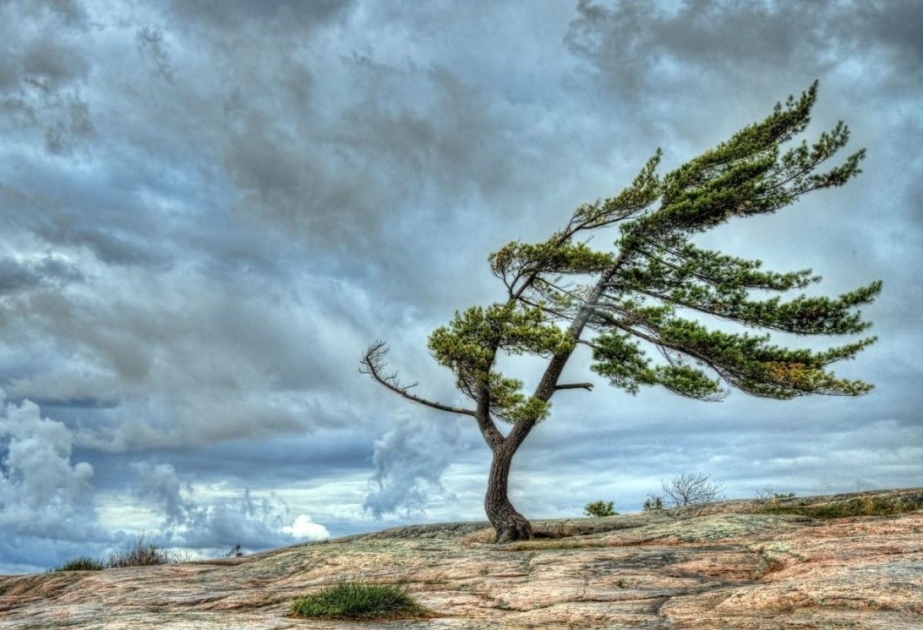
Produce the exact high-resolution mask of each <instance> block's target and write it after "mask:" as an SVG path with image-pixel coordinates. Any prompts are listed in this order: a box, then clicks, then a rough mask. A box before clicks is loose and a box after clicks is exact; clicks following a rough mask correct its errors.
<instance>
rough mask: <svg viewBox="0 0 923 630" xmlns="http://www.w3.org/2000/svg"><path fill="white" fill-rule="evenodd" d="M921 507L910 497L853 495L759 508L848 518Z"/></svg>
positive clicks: (896, 512)
mask: <svg viewBox="0 0 923 630" xmlns="http://www.w3.org/2000/svg"><path fill="white" fill-rule="evenodd" d="M921 508H923V502H921V501H919V500H914V498H912V497H855V498H853V499H849V500H848V501H835V502H831V503H821V504H818V505H781V504H778V503H775V502H774V504H772V505H769V506H768V507H766V508H763V509H762V510H760V511H761V512H763V513H765V514H796V515H799V516H808V517H811V518H849V517H851V516H893V515H895V514H906V513H908V512H915V511H916V510H919V509H921Z"/></svg>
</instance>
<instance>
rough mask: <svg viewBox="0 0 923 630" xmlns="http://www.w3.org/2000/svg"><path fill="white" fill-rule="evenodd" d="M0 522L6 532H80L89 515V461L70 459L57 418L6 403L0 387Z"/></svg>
mask: <svg viewBox="0 0 923 630" xmlns="http://www.w3.org/2000/svg"><path fill="white" fill-rule="evenodd" d="M4 443H5V446H6V451H7V452H6V456H5V457H4V458H3V459H2V460H0V524H2V525H3V527H4V529H5V530H6V531H7V532H8V534H11V535H29V536H37V535H50V536H59V537H62V538H68V537H70V536H75V535H77V536H80V535H86V533H87V525H89V524H90V523H92V520H93V519H94V513H93V488H92V486H91V484H90V480H91V479H92V478H93V466H91V465H90V464H88V463H87V462H79V463H76V464H72V463H71V460H70V457H71V436H70V432H69V431H68V429H67V427H66V426H65V425H64V423H62V422H57V421H54V420H50V419H48V418H42V416H41V410H40V409H39V407H38V405H36V404H34V403H32V402H30V401H23V402H22V403H21V404H19V405H15V404H12V403H6V394H5V393H4V392H3V390H2V389H0V444H4Z"/></svg>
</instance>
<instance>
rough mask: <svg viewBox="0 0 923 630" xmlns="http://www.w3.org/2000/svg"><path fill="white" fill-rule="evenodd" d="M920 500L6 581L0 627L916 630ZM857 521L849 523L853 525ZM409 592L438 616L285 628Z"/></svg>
mask: <svg viewBox="0 0 923 630" xmlns="http://www.w3.org/2000/svg"><path fill="white" fill-rule="evenodd" d="M921 507H923V489H915V490H894V491H886V492H874V493H863V494H855V495H838V496H832V497H812V498H807V499H796V498H790V499H784V498H779V499H772V500H768V501H756V500H754V501H728V502H723V503H717V504H713V505H709V506H705V507H700V508H683V509H678V510H669V511H658V512H648V513H643V514H635V515H628V516H615V517H607V518H601V519H573V520H555V521H537V522H535V523H534V525H535V529H536V532H537V533H538V535H539V537H538V538H536V539H535V540H532V541H528V542H520V543H513V544H508V545H500V546H498V545H493V544H490V542H489V541H490V534H491V531H490V530H489V529H488V528H486V526H485V524H483V523H480V524H478V523H473V524H472V523H463V524H448V525H424V526H417V527H403V528H397V529H391V530H386V531H382V532H377V533H374V534H367V535H361V536H351V537H348V538H342V539H338V540H333V541H327V542H322V543H310V544H303V545H297V546H293V547H288V548H284V549H279V550H275V551H271V552H265V553H261V554H255V555H252V556H246V557H242V558H234V559H225V560H214V561H203V562H193V563H188V564H173V565H162V566H151V567H131V568H122V569H107V570H104V571H91V572H57V573H44V574H38V575H29V576H7V577H0V630H5V629H10V630H12V629H14V628H15V629H17V630H25V629H29V628H35V629H38V628H41V629H43V630H47V629H52V630H53V629H56V628H99V629H106V630H115V629H125V630H128V629H131V630H139V629H140V630H144V629H157V630H173V629H179V628H200V629H203V630H217V629H219V628H222V629H223V628H235V629H253V630H257V629H260V630H277V629H283V628H308V627H310V628H356V627H360V626H361V627H363V628H421V629H422V628H440V629H442V628H444V629H447V630H448V629H463V628H464V629H467V628H658V629H659V628H682V629H685V628H689V629H692V628H729V629H732V628H733V629H748V630H760V629H768V628H801V629H809V628H817V629H822V628H857V629H858V628H862V629H873V630H874V629H881V630H885V629H887V630H901V629H911V628H914V629H920V628H923V510H921V509H920V508H921ZM856 514H858V515H856ZM343 579H359V580H368V581H375V582H387V583H401V584H406V586H407V587H408V589H409V591H410V593H411V594H412V595H413V596H414V597H415V599H416V600H417V601H419V602H420V603H421V604H423V605H424V606H426V607H428V608H430V609H431V610H433V611H434V613H435V615H436V616H435V617H433V618H430V619H421V620H392V621H387V622H385V621H371V622H370V621H363V622H349V621H318V620H302V619H293V618H291V617H289V616H288V615H289V607H290V604H291V602H292V600H293V599H294V598H295V597H298V596H301V595H306V594H309V593H311V592H314V591H316V590H318V589H320V588H322V587H323V586H325V585H328V584H331V583H335V582H336V581H337V580H343Z"/></svg>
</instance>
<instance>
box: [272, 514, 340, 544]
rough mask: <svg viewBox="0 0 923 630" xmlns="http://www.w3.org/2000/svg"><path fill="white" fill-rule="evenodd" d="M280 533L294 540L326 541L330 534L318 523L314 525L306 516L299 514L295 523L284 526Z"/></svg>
mask: <svg viewBox="0 0 923 630" xmlns="http://www.w3.org/2000/svg"><path fill="white" fill-rule="evenodd" d="M282 531H283V532H285V533H286V534H289V535H291V536H292V537H294V538H307V539H308V540H326V539H328V538H330V532H328V531H327V528H326V527H324V526H323V525H321V524H320V523H315V522H314V521H313V520H311V517H310V516H308V515H307V514H299V515H298V516H297V518H295V522H294V523H292V524H291V525H286V526H285V527H283V528H282Z"/></svg>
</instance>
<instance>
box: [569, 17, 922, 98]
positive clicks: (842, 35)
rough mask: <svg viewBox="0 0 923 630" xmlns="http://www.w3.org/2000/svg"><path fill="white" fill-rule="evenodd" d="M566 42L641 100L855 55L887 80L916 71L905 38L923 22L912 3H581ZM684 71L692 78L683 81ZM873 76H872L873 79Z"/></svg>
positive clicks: (912, 46) (827, 65)
mask: <svg viewBox="0 0 923 630" xmlns="http://www.w3.org/2000/svg"><path fill="white" fill-rule="evenodd" d="M577 11H578V14H579V17H578V18H577V19H575V20H574V21H573V22H572V24H571V31H570V33H569V36H568V43H569V45H570V46H571V49H572V50H574V51H575V52H577V53H579V54H581V55H585V56H586V57H588V58H589V59H591V60H593V62H594V63H595V64H596V65H597V66H598V67H599V69H600V70H601V71H603V72H604V73H605V75H606V76H607V77H608V78H610V79H611V80H613V81H614V82H615V83H616V84H617V85H619V86H621V87H623V88H625V89H626V96H642V93H639V92H637V91H636V90H638V89H640V88H646V89H649V88H651V87H653V86H656V85H657V83H660V82H662V81H668V82H671V83H672V82H675V81H676V80H677V79H678V78H679V77H680V76H682V75H683V74H686V75H687V76H685V77H684V80H686V81H689V80H702V79H704V78H705V77H708V78H716V77H719V76H723V77H724V80H725V81H729V82H730V81H734V80H741V79H743V78H744V75H749V74H751V73H758V72H759V73H766V74H767V75H769V76H767V77H764V78H762V79H761V80H760V81H759V82H760V83H763V84H767V83H771V82H772V81H773V79H770V78H769V77H773V78H774V77H775V76H781V77H783V78H784V76H785V75H791V74H795V75H796V76H804V75H808V76H811V75H814V76H819V75H822V74H828V73H829V72H830V71H831V70H834V69H835V68H837V67H840V68H842V69H843V71H845V72H851V70H852V69H851V68H849V66H850V63H851V61H852V60H853V59H854V58H855V56H856V55H860V54H861V55H867V56H868V55H870V56H871V57H872V58H873V60H874V57H875V56H876V55H884V56H886V57H887V59H886V61H885V60H882V61H885V63H881V64H880V66H881V67H882V68H887V69H888V74H889V75H891V77H890V78H892V79H899V80H901V81H903V80H906V78H907V76H908V75H918V73H919V72H920V60H921V56H923V49H921V47H920V44H919V38H914V37H912V36H911V32H914V31H917V32H918V30H919V28H920V27H921V26H923V17H921V14H920V10H919V6H918V5H917V4H916V3H915V2H913V1H912V0H904V1H899V2H875V3H857V2H852V1H848V0H847V1H830V2H823V3H798V4H793V3H785V2H759V3H757V2H750V3H746V2H732V1H715V0H692V1H689V2H682V3H680V4H679V5H677V6H676V7H671V8H668V7H667V6H665V5H664V4H663V3H657V2H654V1H653V0H646V1H644V2H621V1H617V2H614V3H611V4H610V3H596V2H592V0H581V1H580V2H579V4H578V7H577ZM690 71H692V73H693V74H691V75H688V73H689V72H690ZM878 79H879V80H880V79H881V77H878Z"/></svg>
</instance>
